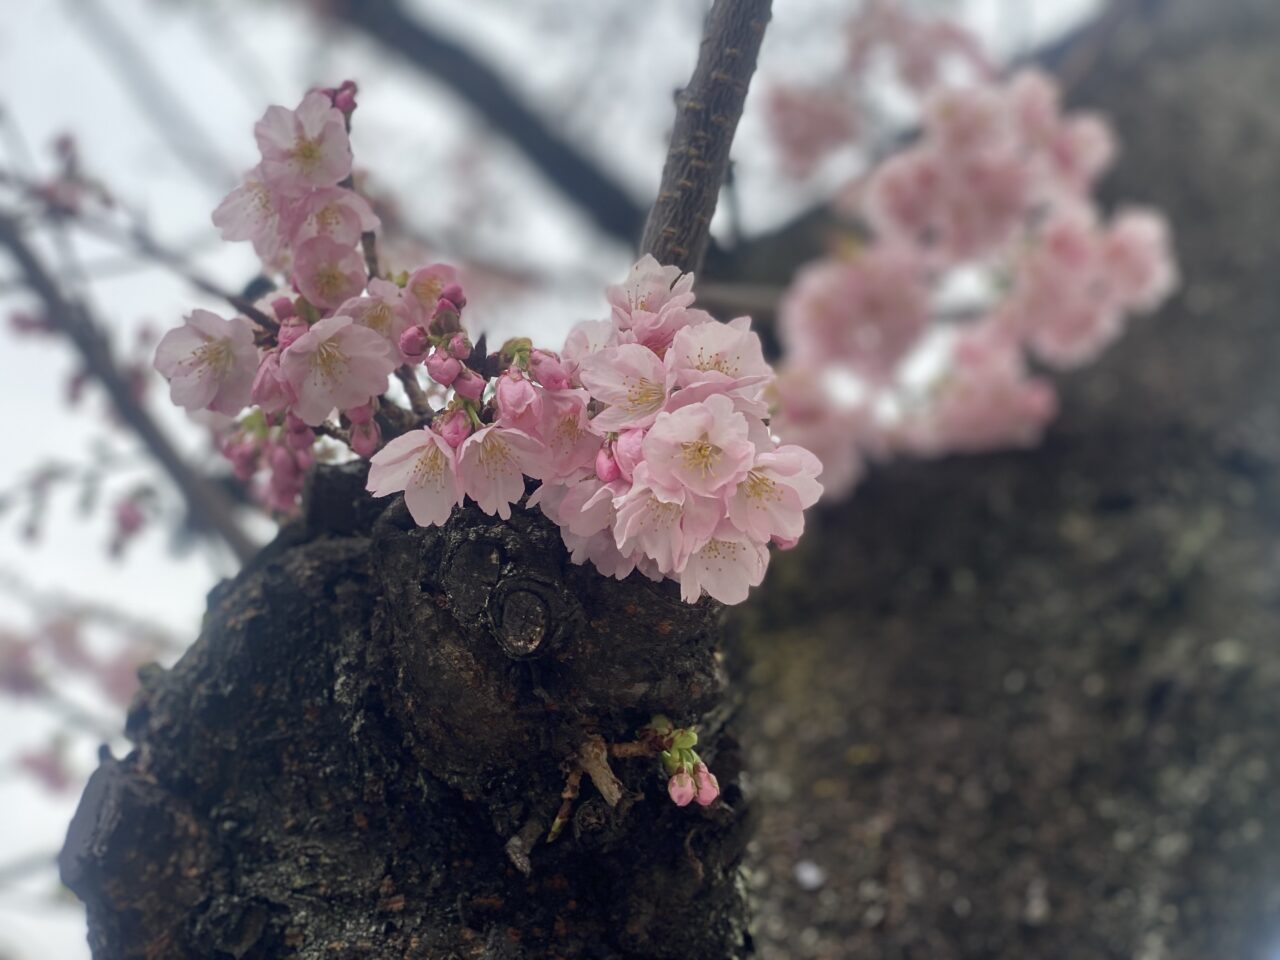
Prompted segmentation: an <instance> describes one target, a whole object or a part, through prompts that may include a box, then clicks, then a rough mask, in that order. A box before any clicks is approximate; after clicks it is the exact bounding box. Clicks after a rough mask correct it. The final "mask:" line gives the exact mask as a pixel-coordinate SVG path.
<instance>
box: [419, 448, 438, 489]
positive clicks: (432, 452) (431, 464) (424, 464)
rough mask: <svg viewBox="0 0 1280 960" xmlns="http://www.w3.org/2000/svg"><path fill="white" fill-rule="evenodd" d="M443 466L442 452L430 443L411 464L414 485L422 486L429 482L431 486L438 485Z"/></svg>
mask: <svg viewBox="0 0 1280 960" xmlns="http://www.w3.org/2000/svg"><path fill="white" fill-rule="evenodd" d="M444 468H445V459H444V453H443V452H442V451H441V450H440V448H439V447H437V446H436V445H435V444H434V443H432V444H431V445H430V446H428V447H427V448H426V449H425V450H423V451H422V454H421V455H420V456H419V457H418V459H417V461H416V462H415V463H414V465H413V483H414V485H415V486H419V487H422V486H426V485H427V484H428V483H430V484H432V485H433V486H437V487H438V486H440V479H441V478H442V477H443V476H444Z"/></svg>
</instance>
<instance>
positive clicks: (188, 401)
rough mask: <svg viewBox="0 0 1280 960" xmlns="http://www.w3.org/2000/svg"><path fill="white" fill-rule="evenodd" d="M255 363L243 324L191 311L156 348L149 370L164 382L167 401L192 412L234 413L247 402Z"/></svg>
mask: <svg viewBox="0 0 1280 960" xmlns="http://www.w3.org/2000/svg"><path fill="white" fill-rule="evenodd" d="M257 363H258V351H257V349H256V348H255V347H254V345H253V330H252V328H251V327H250V326H249V322H248V321H247V320H245V319H244V318H243V317H233V318H232V319H230V320H227V319H224V318H223V317H220V316H218V315H217V314H216V313H212V312H210V311H208V310H193V311H192V312H191V314H190V315H189V316H188V317H187V319H186V323H184V324H183V325H182V326H181V327H178V328H176V329H174V330H170V331H169V332H168V333H166V334H165V335H164V336H163V337H161V338H160V343H159V344H158V345H157V347H156V358H155V368H156V370H157V371H159V373H160V375H161V376H163V377H164V378H165V379H166V380H168V381H169V396H170V398H171V399H172V400H173V402H174V403H176V404H177V405H178V406H180V407H183V408H185V409H187V410H192V411H194V410H204V409H208V410H213V411H214V412H215V413H225V414H231V415H234V414H237V413H239V412H240V411H241V410H242V409H243V408H244V406H245V405H246V404H247V403H248V402H249V393H250V390H251V388H252V387H253V378H254V370H255V368H256V367H257Z"/></svg>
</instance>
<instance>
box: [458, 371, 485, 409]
mask: <svg viewBox="0 0 1280 960" xmlns="http://www.w3.org/2000/svg"><path fill="white" fill-rule="evenodd" d="M487 382H488V381H486V380H485V378H484V377H482V376H480V374H478V373H476V372H475V371H474V370H472V369H471V368H470V367H463V368H462V373H460V374H459V375H458V378H457V379H456V380H454V381H453V389H454V390H456V391H458V394H459V396H463V397H466V398H467V399H468V400H470V401H471V402H472V403H479V402H480V398H481V397H483V396H484V388H485V385H486V383H487Z"/></svg>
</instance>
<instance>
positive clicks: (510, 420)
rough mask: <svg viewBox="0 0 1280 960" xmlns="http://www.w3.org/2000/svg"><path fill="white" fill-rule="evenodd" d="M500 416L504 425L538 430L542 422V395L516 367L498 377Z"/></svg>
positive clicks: (495, 395) (497, 397) (497, 393)
mask: <svg viewBox="0 0 1280 960" xmlns="http://www.w3.org/2000/svg"><path fill="white" fill-rule="evenodd" d="M494 397H495V399H496V400H497V403H498V418H499V419H500V420H501V421H502V423H503V425H504V426H508V427H515V428H517V429H520V430H537V429H538V425H539V424H540V423H541V422H542V395H541V393H540V392H539V391H538V388H537V387H536V386H534V385H533V381H531V380H530V379H529V378H528V377H526V376H525V375H524V374H523V373H521V372H520V371H519V370H518V369H516V368H515V367H512V368H511V369H509V370H508V371H507V372H506V373H504V374H503V375H502V376H500V377H499V378H498V383H497V386H496V388H495V389H494Z"/></svg>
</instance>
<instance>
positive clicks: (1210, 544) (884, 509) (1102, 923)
mask: <svg viewBox="0 0 1280 960" xmlns="http://www.w3.org/2000/svg"><path fill="white" fill-rule="evenodd" d="M1076 43H1077V45H1076V47H1075V48H1074V49H1073V50H1071V51H1064V53H1066V54H1069V56H1064V57H1062V58H1061V59H1059V60H1058V61H1057V62H1058V63H1059V64H1060V65H1061V68H1062V69H1063V70H1064V71H1067V72H1069V73H1070V74H1071V75H1072V76H1073V81H1072V85H1071V91H1072V94H1071V96H1072V100H1073V102H1074V105H1076V106H1082V107H1097V108H1100V109H1102V110H1105V111H1106V112H1108V113H1109V114H1110V115H1111V117H1112V119H1113V120H1114V122H1115V124H1116V126H1117V128H1118V130H1119V132H1120V135H1121V138H1122V141H1123V150H1122V153H1121V156H1120V159H1119V163H1118V167H1117V169H1116V171H1115V173H1114V175H1113V176H1111V177H1110V178H1109V180H1108V181H1107V192H1108V193H1109V194H1110V195H1111V196H1113V197H1116V198H1122V199H1123V200H1124V201H1134V202H1144V203H1153V204H1155V205H1157V206H1159V207H1161V208H1163V209H1164V210H1165V211H1166V212H1167V213H1168V214H1169V216H1170V218H1171V219H1172V221H1173V225H1174V230H1175V235H1176V240H1177V245H1178V248H1179V255H1180V259H1181V263H1182V269H1183V273H1184V276H1185V289H1184V291H1183V293H1182V294H1181V295H1180V296H1179V297H1178V298H1177V300H1176V301H1175V302H1174V303H1173V304H1172V305H1171V306H1170V307H1169V308H1168V309H1167V310H1165V311H1163V312H1162V313H1161V314H1160V315H1159V316H1158V317H1152V318H1143V319H1139V320H1137V321H1136V322H1135V323H1134V324H1133V326H1132V328H1131V329H1130V331H1129V332H1128V333H1127V334H1126V336H1125V338H1124V339H1123V340H1122V341H1121V342H1120V343H1119V344H1118V345H1117V346H1116V347H1114V348H1113V349H1112V350H1111V351H1110V352H1109V353H1108V354H1107V355H1106V356H1105V357H1104V359H1103V360H1102V361H1101V362H1100V363H1098V364H1096V365H1095V366H1092V367H1090V368H1088V369H1085V370H1082V371H1080V372H1079V373H1077V374H1074V375H1072V376H1070V377H1067V378H1065V379H1064V381H1063V393H1064V396H1063V415H1062V417H1061V419H1060V421H1059V422H1058V423H1057V424H1056V425H1055V426H1054V427H1053V429H1052V430H1051V431H1050V434H1049V436H1048V438H1047V439H1046V441H1045V443H1044V445H1043V446H1042V447H1041V448H1040V449H1037V450H1034V451H1029V452H1011V453H1009V454H1004V455H1000V456H989V457H973V458H956V459H950V460H946V461H943V462H927V463H901V464H898V465H894V466H891V467H888V468H885V469H883V470H880V471H876V472H874V473H873V475H872V476H871V478H870V480H869V481H868V482H867V483H866V485H865V486H864V487H863V488H862V489H861V490H859V491H858V492H857V493H856V495H855V496H854V498H853V500H852V501H851V502H850V503H849V504H847V505H845V506H843V507H838V508H831V509H828V510H826V511H823V512H820V513H819V514H817V515H816V516H815V517H814V518H813V519H812V520H811V523H810V530H809V532H808V533H807V534H806V536H805V538H804V540H803V541H802V542H801V544H800V546H799V548H798V549H797V550H796V551H795V552H793V553H791V554H785V555H781V556H778V557H776V558H775V561H774V565H773V567H772V569H771V570H770V574H769V580H768V582H767V584H766V587H765V588H764V589H763V590H761V591H760V592H759V594H758V596H757V597H756V598H755V602H754V603H753V604H751V605H750V606H749V608H747V609H745V610H744V611H743V613H744V618H743V621H742V622H743V626H744V628H745V629H746V630H747V631H748V633H749V642H748V644H747V647H748V650H749V652H750V654H751V655H752V658H753V661H754V670H753V677H754V678H755V685H754V688H753V691H752V694H751V698H750V699H749V705H751V709H749V711H748V714H747V715H748V717H750V718H751V725H750V727H749V729H748V731H747V734H746V736H745V737H744V741H745V742H746V743H748V744H751V745H752V746H753V748H754V750H753V752H752V753H751V754H750V766H751V768H752V769H756V770H759V771H761V782H762V784H763V790H762V803H761V805H762V807H763V812H762V827H761V834H760V845H761V855H760V857H759V858H758V859H756V860H755V861H754V862H753V864H752V866H753V868H754V876H753V886H757V885H758V887H759V889H761V890H762V902H761V905H760V910H759V926H758V932H757V936H756V939H757V944H758V945H759V947H760V949H761V952H762V954H763V955H764V956H765V957H769V958H776V957H841V958H853V960H861V958H906V957H916V956H927V957H929V958H930V960H952V958H961V957H963V958H975V960H977V958H982V960H989V958H1010V960H1013V958H1028V957H1071V958H1076V957H1081V958H1115V960H1121V958H1123V960H1131V958H1134V957H1142V958H1147V960H1156V958H1165V960H1175V958H1176V960H1201V958H1209V957H1223V958H1225V957H1231V958H1241V960H1264V958H1266V960H1269V958H1271V957H1273V956H1274V955H1275V952H1276V950H1277V949H1280V837H1278V836H1277V833H1276V831H1277V825H1278V824H1280V646H1278V644H1280V270H1277V264H1280V230H1277V229H1276V223H1275V219H1276V211H1277V210H1280V110H1278V109H1277V107H1276V97H1275V91H1276V90H1277V89H1280V5H1277V4H1276V3H1274V2H1271V0H1229V2H1221V3H1204V2H1201V0H1162V2H1160V3H1151V2H1142V3H1128V4H1125V6H1124V8H1123V9H1122V11H1121V16H1120V17H1119V18H1118V19H1117V20H1116V21H1115V22H1113V23H1112V24H1111V25H1109V26H1108V27H1107V28H1106V29H1104V30H1101V31H1097V32H1090V31H1086V32H1085V33H1084V34H1082V35H1081V36H1080V37H1078V38H1077V42H1076ZM1073 64H1075V66H1073ZM805 860H808V861H811V864H804V865H803V866H802V867H801V868H800V869H799V871H797V870H796V865H797V863H801V862H802V861H805ZM824 874H825V875H824Z"/></svg>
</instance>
